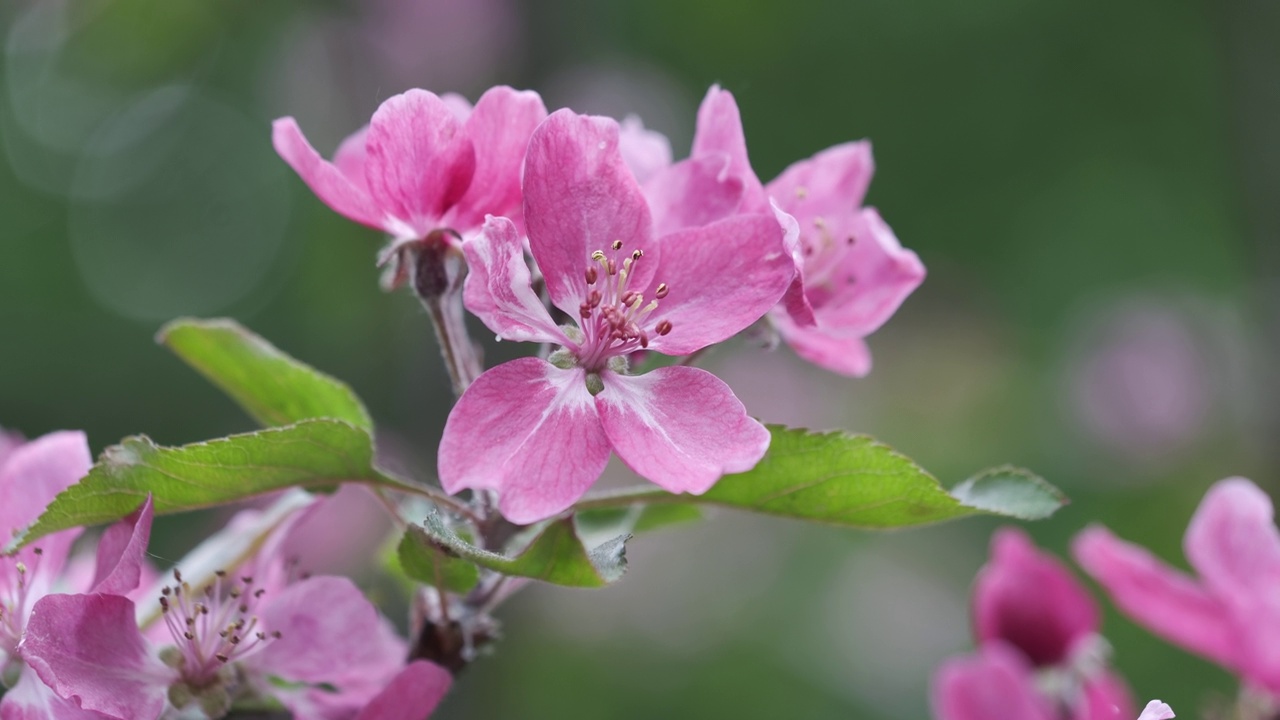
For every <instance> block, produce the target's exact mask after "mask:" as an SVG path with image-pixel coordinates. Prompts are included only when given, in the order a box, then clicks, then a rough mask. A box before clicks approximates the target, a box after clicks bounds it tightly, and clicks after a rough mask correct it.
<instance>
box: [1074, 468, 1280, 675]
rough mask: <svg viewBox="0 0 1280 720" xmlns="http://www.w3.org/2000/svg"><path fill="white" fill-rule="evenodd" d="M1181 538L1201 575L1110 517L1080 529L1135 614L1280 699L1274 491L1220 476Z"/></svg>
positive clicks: (1085, 557) (1092, 567)
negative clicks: (1120, 534)
mask: <svg viewBox="0 0 1280 720" xmlns="http://www.w3.org/2000/svg"><path fill="white" fill-rule="evenodd" d="M1182 546H1183V552H1184V553H1185V554H1186V556H1187V560H1188V561H1190V563H1191V567H1193V568H1195V570H1196V572H1197V573H1199V577H1198V578H1192V577H1188V576H1187V575H1186V574H1184V573H1182V572H1180V571H1178V570H1176V569H1174V568H1171V567H1169V566H1168V565H1166V564H1164V563H1163V562H1161V561H1160V560H1158V559H1157V558H1155V557H1154V556H1153V555H1152V554H1151V553H1150V552H1148V551H1147V550H1146V549H1144V548H1142V547H1139V546H1137V545H1133V544H1130V543H1127V542H1124V541H1123V540H1120V539H1119V538H1117V537H1115V536H1114V535H1112V534H1111V533H1110V532H1109V531H1107V530H1106V529H1105V528H1102V527H1090V528H1087V529H1086V530H1084V531H1083V532H1082V533H1080V535H1078V536H1077V537H1076V539H1075V543H1074V547H1073V550H1074V553H1075V557H1076V561H1077V562H1079V563H1080V565H1081V566H1082V567H1084V569H1085V570H1087V571H1088V572H1089V574H1091V575H1093V577H1094V578H1095V579H1096V580H1097V581H1098V583H1099V584H1101V585H1102V586H1103V587H1104V588H1105V589H1106V590H1107V592H1108V593H1109V594H1110V595H1111V599H1112V601H1113V602H1115V604H1116V605H1117V606H1118V607H1119V608H1120V609H1121V610H1122V611H1123V612H1124V613H1126V614H1127V615H1129V616H1130V617H1132V618H1133V619H1134V620H1135V621H1137V622H1139V623H1141V624H1143V625H1145V626H1146V627H1147V628H1148V629H1150V630H1151V631H1152V632H1154V633H1155V634H1157V635H1160V636H1161V637H1163V638H1165V639H1166V640H1169V641H1170V642H1173V643H1175V644H1178V645H1181V646H1182V647H1184V648H1186V649H1188V650H1190V651H1192V652H1195V653H1197V654H1199V655H1202V656H1204V657H1206V658H1209V659H1210V660H1213V661H1215V662H1217V663H1219V664H1220V665H1222V666H1223V667H1226V668H1227V669H1229V670H1231V671H1232V672H1234V673H1236V674H1237V675H1238V676H1239V677H1240V678H1241V679H1242V680H1243V681H1244V682H1245V684H1246V685H1248V686H1249V687H1250V688H1252V689H1255V690H1258V691H1261V692H1264V693H1266V694H1268V695H1270V696H1271V697H1272V698H1274V699H1277V700H1280V652H1277V647H1280V644H1278V643H1280V533H1277V531H1276V526H1275V523H1274V519H1273V511H1272V506H1271V499H1270V498H1268V497H1267V494H1266V493H1264V492H1263V491H1262V490H1260V489H1258V487H1257V486H1256V485H1254V484H1253V483H1251V482H1250V481H1248V480H1246V479H1244V478H1229V479H1226V480H1222V481H1220V482H1218V483H1217V484H1215V485H1214V486H1213V487H1212V488H1210V489H1209V492H1208V493H1207V494H1206V495H1205V497H1204V500H1203V501H1202V502H1201V503H1200V507H1199V509H1197V510H1196V513H1195V516H1194V517H1192V519H1191V524H1190V525H1189V526H1188V527H1187V532H1186V535H1185V537H1184V538H1183V543H1182Z"/></svg>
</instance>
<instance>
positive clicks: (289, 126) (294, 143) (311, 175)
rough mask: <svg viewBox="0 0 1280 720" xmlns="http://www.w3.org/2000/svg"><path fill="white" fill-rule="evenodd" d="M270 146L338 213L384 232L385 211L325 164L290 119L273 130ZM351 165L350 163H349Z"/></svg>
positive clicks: (364, 192) (275, 125) (277, 122)
mask: <svg viewBox="0 0 1280 720" xmlns="http://www.w3.org/2000/svg"><path fill="white" fill-rule="evenodd" d="M271 142H272V144H274V145H275V148H276V152H277V153H279V155H280V157H281V158H282V159H283V160H284V161H285V162H287V163H289V167H291V168H293V170H294V172H296V173H298V176H299V177H301V178H302V181H303V182H305V183H306V184H307V187H310V188H311V191H312V192H314V193H315V194H316V197H318V198H320V200H321V201H322V202H324V204H325V205H328V206H329V207H330V208H332V209H333V210H334V211H335V212H337V213H339V214H341V215H344V216H346V217H348V218H350V219H352V220H355V221H356V222H358V223H361V224H363V225H368V226H370V227H375V228H378V229H385V227H384V225H385V223H384V222H383V220H384V217H383V213H382V211H381V210H380V209H379V208H378V206H377V204H376V203H375V202H374V201H373V199H372V198H370V197H369V193H368V192H367V190H366V189H365V187H364V186H363V184H361V185H357V184H355V183H353V182H352V181H351V180H350V179H349V178H348V177H347V176H346V175H345V174H344V173H343V171H342V170H340V169H339V168H338V167H336V166H334V165H333V164H332V163H329V162H327V161H325V159H324V158H322V157H320V153H318V152H316V150H315V148H313V147H311V143H309V142H307V138H306V137H305V136H303V134H302V130H301V129H300V128H299V127H298V122H297V121H296V120H294V119H293V118H291V117H283V118H280V119H279V120H276V121H275V123H273V124H272V126H271ZM347 164H348V165H350V161H349V160H348V161H347Z"/></svg>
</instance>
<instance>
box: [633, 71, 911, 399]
mask: <svg viewBox="0 0 1280 720" xmlns="http://www.w3.org/2000/svg"><path fill="white" fill-rule="evenodd" d="M873 170H874V163H873V161H872V158H871V145H870V143H868V142H866V141H861V142H852V143H845V144H842V145H836V146H834V147H831V148H828V149H826V150H823V151H822V152H820V153H818V154H816V155H814V156H813V157H811V158H809V159H807V160H801V161H799V162H797V163H794V164H793V165H791V166H790V167H788V168H787V169H786V170H784V171H783V172H782V174H781V175H779V176H778V177H777V178H776V179H774V180H773V181H772V182H770V183H769V184H768V185H762V184H761V182H760V180H759V178H757V177H756V174H755V171H753V170H752V169H751V163H750V160H749V159H748V157H747V144H746V136H745V134H744V132H743V129H742V120H741V117H740V114H739V112H738V106H737V103H736V102H735V101H734V98H733V95H732V94H730V93H729V92H728V91H726V90H721V89H720V88H719V87H715V86H713V87H712V88H711V89H710V90H709V91H708V92H707V96H706V98H705V99H704V100H703V101H702V106H701V108H700V109H699V111H698V129H697V134H696V135H695V137H694V141H693V151H692V153H691V156H690V157H689V159H688V160H685V161H682V162H680V163H676V164H675V165H673V166H671V168H670V169H669V170H668V171H667V172H666V173H663V174H658V175H655V176H653V177H652V179H650V180H649V181H648V182H647V183H646V185H645V188H646V192H648V193H649V194H650V196H651V198H653V199H654V201H655V204H656V205H657V206H658V207H659V208H661V212H660V213H659V217H660V220H661V222H664V223H666V224H667V225H668V226H670V227H684V226H688V225H690V224H696V223H700V222H706V221H708V220H710V219H715V218H719V217H724V216H726V215H729V214H732V213H735V212H761V211H764V210H767V209H768V207H769V204H770V202H772V203H773V204H774V205H775V206H776V207H777V208H778V209H780V210H781V211H783V212H785V213H787V214H788V215H789V216H790V217H791V218H793V221H794V222H795V223H796V224H797V227H798V232H799V240H798V244H797V245H796V246H795V247H794V248H793V250H794V251H795V252H796V256H797V257H796V261H797V266H798V267H799V269H800V274H799V275H798V277H797V278H796V282H795V284H794V285H793V286H792V288H791V289H790V291H789V292H788V293H787V295H786V297H785V298H784V302H783V303H782V305H780V306H779V307H778V308H776V309H775V310H774V311H773V312H771V313H770V314H769V317H770V319H771V320H772V321H773V323H774V325H775V327H777V329H778V331H779V333H780V334H781V335H782V337H783V339H784V340H786V341H787V343H788V344H790V345H791V347H792V348H793V349H794V350H795V351H796V352H797V353H798V354H799V355H800V356H801V357H803V358H805V359H806V360H809V361H810V362H813V363H815V364H817V365H819V366H821V367H824V368H826V369H828V370H832V371H834V372H838V373H842V374H844V375H851V376H862V375H866V374H867V373H868V372H870V370H871V354H870V351H869V350H868V349H867V346H866V342H865V340H864V338H865V337H866V336H867V335H870V334H871V333H872V332H874V331H875V330H877V329H879V327H880V326H881V325H883V324H884V323H885V322H886V321H887V320H888V319H889V318H890V317H891V316H892V315H893V313H894V312H895V311H896V310H897V309H898V306H899V305H901V304H902V302H903V301H904V300H905V299H906V298H907V296H908V295H910V294H911V292H912V291H913V290H915V289H916V287H918V286H919V285H920V283H921V282H922V281H923V280H924V275H925V270H924V265H923V264H921V262H920V259H919V258H918V257H917V256H916V254H915V253H913V252H911V251H910V250H906V249H904V248H903V247H902V245H901V244H900V243H899V242H898V239H897V237H896V236H895V235H894V234H893V231H892V230H891V229H890V228H889V226H888V225H887V224H885V222H884V220H882V219H881V217H880V214H879V213H878V212H877V211H876V210H875V209H873V208H864V207H862V200H863V197H864V196H865V195H866V191H867V186H868V185H869V184H870V183H871V175H872V172H873Z"/></svg>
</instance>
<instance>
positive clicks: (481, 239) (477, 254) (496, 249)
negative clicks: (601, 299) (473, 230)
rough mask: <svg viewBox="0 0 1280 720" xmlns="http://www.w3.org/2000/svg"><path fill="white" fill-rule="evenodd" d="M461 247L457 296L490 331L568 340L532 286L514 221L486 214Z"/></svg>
mask: <svg viewBox="0 0 1280 720" xmlns="http://www.w3.org/2000/svg"><path fill="white" fill-rule="evenodd" d="M462 249H463V252H464V253H465V254H466V256H467V266H468V267H469V268H470V271H469V272H468V273H467V279H466V285H465V288H464V290H463V300H464V301H465V303H466V306H467V309H468V310H470V311H471V312H472V313H474V314H475V315H476V317H478V318H480V320H481V321H482V322H484V324H485V325H486V326H487V327H488V328H489V329H490V330H492V331H494V332H495V333H497V334H498V337H500V338H502V339H504V340H517V341H524V342H553V343H558V344H561V345H565V344H568V339H567V338H565V336H564V333H563V332H561V331H560V328H558V327H556V324H555V321H554V320H552V319H551V315H550V314H548V313H547V308H546V306H545V305H543V304H542V300H541V299H540V298H539V297H538V295H537V293H535V292H534V291H533V287H532V285H531V284H530V278H529V265H528V264H527V262H526V261H525V258H524V242H523V241H522V240H521V239H520V234H519V232H517V231H516V226H515V224H514V223H512V222H511V221H510V220H508V219H507V218H501V217H492V216H491V217H489V218H488V219H487V220H486V221H485V224H484V227H483V228H482V229H481V231H480V234H479V235H477V236H476V237H474V238H473V239H471V240H470V241H469V242H467V243H465V244H464V245H463V247H462Z"/></svg>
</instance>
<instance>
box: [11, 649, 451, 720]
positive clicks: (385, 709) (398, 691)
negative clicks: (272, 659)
mask: <svg viewBox="0 0 1280 720" xmlns="http://www.w3.org/2000/svg"><path fill="white" fill-rule="evenodd" d="M452 684H453V676H452V675H450V674H449V671H447V670H445V669H444V668H442V667H440V666H439V665H436V664H435V663H431V662H427V661H426V660H417V661H415V662H411V663H409V664H408V665H407V666H405V669H404V670H401V671H400V674H399V675H396V676H395V678H394V679H393V680H392V681H391V682H390V684H388V685H387V687H386V688H385V689H384V690H383V691H382V692H380V693H378V695H377V697H375V698H374V699H373V700H371V701H370V702H369V704H368V705H366V706H365V708H364V709H363V710H361V711H360V714H359V715H357V716H356V720H426V718H428V717H430V716H431V713H433V712H435V709H436V706H437V705H439V704H440V701H441V700H443V699H444V696H445V693H447V692H449V686H450V685H452ZM0 720H3V719H0Z"/></svg>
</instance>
